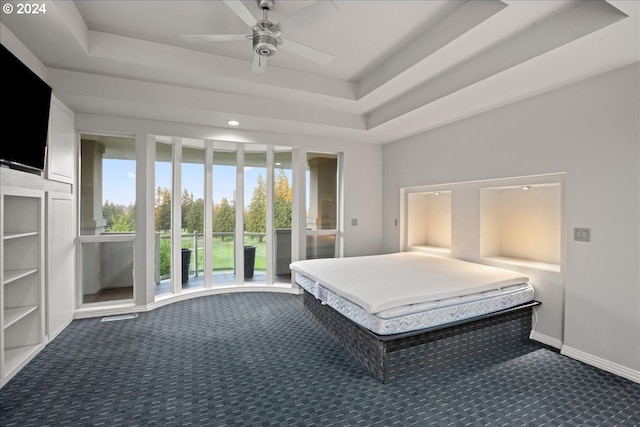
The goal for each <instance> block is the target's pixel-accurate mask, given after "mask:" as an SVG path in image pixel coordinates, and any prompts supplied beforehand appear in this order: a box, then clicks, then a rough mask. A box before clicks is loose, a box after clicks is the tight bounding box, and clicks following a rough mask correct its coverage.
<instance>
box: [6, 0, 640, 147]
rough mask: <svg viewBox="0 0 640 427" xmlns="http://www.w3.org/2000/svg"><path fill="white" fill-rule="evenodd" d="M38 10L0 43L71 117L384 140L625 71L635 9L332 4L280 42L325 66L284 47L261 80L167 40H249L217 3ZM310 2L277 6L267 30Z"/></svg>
mask: <svg viewBox="0 0 640 427" xmlns="http://www.w3.org/2000/svg"><path fill="white" fill-rule="evenodd" d="M319 1H321V2H327V1H329V0H319ZM5 3H13V4H14V5H15V4H16V3H18V2H14V1H8V2H7V1H2V4H3V5H4V4H5ZM44 3H45V5H46V7H47V10H46V13H44V14H40V15H37V16H36V15H31V16H25V15H18V14H16V13H12V14H7V13H1V14H0V20H1V22H2V24H3V25H2V26H1V27H0V29H1V30H2V33H0V36H1V38H2V41H3V44H6V43H5V40H9V39H10V38H11V37H13V36H14V35H15V37H17V38H18V39H19V40H20V41H21V42H22V43H23V44H24V45H25V46H26V47H27V48H28V49H29V50H31V52H33V53H34V54H35V55H36V56H37V57H38V59H39V60H40V61H41V62H42V63H44V64H45V65H46V66H47V67H48V70H47V79H48V81H49V83H50V84H51V85H52V87H53V89H54V93H55V94H56V95H57V96H58V98H60V99H61V100H62V101H63V102H64V103H65V104H67V105H68V106H69V107H70V108H71V109H73V110H74V111H76V112H77V113H89V114H106V115H113V116H121V117H135V118H143V119H154V120H162V121H167V122H177V123H186V124H192V125H205V126H208V127H210V129H211V133H210V135H209V136H210V137H211V138H220V139H227V140H234V139H235V140H256V139H257V140H259V139H260V138H259V135H260V134H261V133H269V134H294V135H301V136H310V137H321V138H330V139H335V140H340V141H345V142H348V141H359V142H369V143H386V142H390V141H395V140H398V139H400V138H403V137H407V136H410V135H414V134H416V133H419V132H422V131H426V130H429V129H433V128H436V127H438V126H442V125H444V124H447V123H451V122H453V121H456V120H459V119H461V118H464V117H469V116H471V115H474V114H478V113H481V112H483V111H487V110H489V109H492V108H496V107H499V106H502V105H506V104H508V103H511V102H515V101H518V100H521V99H523V98H526V97H529V96H533V95H536V94H539V93H542V92H544V91H547V90H551V89H554V88H557V87H559V86H562V85H566V84H569V83H572V82H575V81H579V80H582V79H585V78H588V77H591V76H594V75H597V74H600V73H602V72H606V71H609V70H613V69H615V68H619V67H622V66H625V65H628V64H631V63H634V62H638V61H639V60H640V25H639V16H640V6H639V4H640V3H639V2H637V1H609V2H606V1H603V0H589V1H525V0H513V1H507V0H504V1H499V0H472V1H462V0H455V1H432V0H411V1H402V0H391V1H384V0H372V1H365V0H343V1H340V0H336V1H335V2H334V3H335V5H336V6H337V12H336V13H334V14H332V15H331V16H329V17H326V18H324V19H321V20H317V21H315V22H313V23H311V24H309V25H307V26H305V27H298V28H291V29H287V28H286V26H284V28H283V35H282V37H283V38H286V39H290V40H293V41H295V42H298V43H301V44H304V45H306V46H309V47H312V48H314V49H318V50H321V51H324V52H327V53H331V54H332V55H334V59H333V60H332V61H331V62H330V63H329V64H328V65H326V66H321V65H317V64H315V63H314V62H312V61H309V60H307V59H304V58H301V57H298V56H296V55H294V54H293V53H291V52H288V51H286V50H284V48H283V49H279V50H278V52H277V53H276V55H275V56H274V57H272V58H270V59H269V60H268V62H267V68H266V71H265V72H264V74H253V73H251V72H250V71H251V61H252V56H253V54H252V50H251V41H249V40H242V41H230V42H209V43H189V42H186V41H184V40H183V39H182V38H181V35H185V34H249V33H250V32H251V30H250V28H249V27H248V26H247V25H246V24H245V23H244V22H243V21H242V20H241V19H240V18H239V17H238V16H237V15H236V14H234V13H233V11H232V10H231V9H230V8H229V7H228V6H227V5H226V4H225V3H223V2H222V1H168V0H163V1H151V0H145V1H104V0H101V1H89V0H82V1H75V2H72V1H67V0H64V1H53V2H52V1H45V2H44ZM242 3H244V5H245V6H246V7H247V8H248V9H249V11H251V13H252V14H253V16H254V17H255V18H256V19H258V18H260V17H261V15H262V13H261V11H260V9H259V8H258V5H257V3H256V2H255V1H253V0H243V2H242ZM313 3H314V2H313V1H301V0H276V4H275V9H274V10H273V11H272V12H270V13H269V19H270V20H271V21H273V22H274V23H278V22H280V21H282V20H285V19H286V18H287V17H289V16H292V15H293V14H295V13H296V12H299V11H301V10H304V9H305V8H307V7H312V5H313ZM284 22H285V23H286V21H284ZM231 118H235V119H237V120H239V121H240V123H241V125H240V126H239V127H238V128H233V129H231V128H230V127H229V126H228V125H227V124H226V122H227V120H228V119H231ZM256 135H258V136H256Z"/></svg>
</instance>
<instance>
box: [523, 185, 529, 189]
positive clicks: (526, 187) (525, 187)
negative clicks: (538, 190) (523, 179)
mask: <svg viewBox="0 0 640 427" xmlns="http://www.w3.org/2000/svg"><path fill="white" fill-rule="evenodd" d="M530 188H531V186H530V185H523V186H522V189H523V190H528V189H530Z"/></svg>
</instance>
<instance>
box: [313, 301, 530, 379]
mask: <svg viewBox="0 0 640 427" xmlns="http://www.w3.org/2000/svg"><path fill="white" fill-rule="evenodd" d="M539 304H540V303H539V302H536V301H534V302H530V303H526V304H522V305H520V306H517V307H512V308H509V309H506V310H502V311H499V312H496V313H491V314H487V315H483V316H480V317H477V318H474V319H467V320H465V321H460V322H455V323H452V324H448V325H442V326H438V327H433V328H429V329H424V330H421V331H414V332H409V333H403V334H397V335H377V334H374V333H373V332H371V331H369V330H367V329H366V328H364V327H362V326H360V325H358V324H357V323H355V322H353V321H352V320H350V319H348V318H346V317H345V316H343V315H342V314H340V313H338V312H337V311H336V310H334V309H333V308H331V307H329V306H328V305H325V304H323V303H322V302H321V301H320V300H319V299H316V298H315V297H314V296H313V295H311V294H310V293H309V292H307V291H306V290H305V291H304V306H305V307H306V308H307V310H308V311H309V312H310V313H311V315H312V317H313V318H314V319H315V320H316V322H317V323H318V324H320V325H321V326H322V327H323V329H324V330H325V331H326V332H327V333H328V334H329V336H331V338H333V339H334V340H335V341H336V342H337V343H338V344H340V345H341V346H342V347H343V348H344V349H345V350H346V351H347V353H349V354H350V355H351V356H352V357H354V358H355V359H356V360H357V361H358V362H359V363H360V364H361V365H362V366H363V367H364V368H365V369H366V370H367V371H368V372H369V374H371V375H372V376H373V377H374V378H375V379H377V380H378V381H380V382H382V383H384V384H389V383H391V382H393V381H394V380H396V379H398V378H401V377H405V376H408V375H411V374H412V373H414V372H416V371H418V372H421V371H424V370H428V369H432V368H437V367H439V366H442V365H445V364H447V365H448V364H451V363H464V361H465V360H469V359H471V358H474V357H477V356H479V355H480V354H484V353H486V352H491V351H499V350H500V349H504V348H506V347H507V346H509V347H510V346H513V347H514V348H517V347H518V346H521V345H522V344H523V343H526V342H529V334H530V332H531V320H532V310H533V307H534V306H536V305H539Z"/></svg>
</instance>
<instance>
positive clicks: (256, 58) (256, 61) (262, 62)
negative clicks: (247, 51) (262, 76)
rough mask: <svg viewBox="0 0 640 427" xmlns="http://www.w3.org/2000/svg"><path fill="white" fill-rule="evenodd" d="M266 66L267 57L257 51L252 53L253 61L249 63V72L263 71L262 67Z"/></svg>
mask: <svg viewBox="0 0 640 427" xmlns="http://www.w3.org/2000/svg"><path fill="white" fill-rule="evenodd" d="M266 66H267V58H266V57H264V56H260V55H258V54H257V53H256V54H255V55H253V63H252V64H251V72H252V73H254V74H257V73H264V69H265V68H266Z"/></svg>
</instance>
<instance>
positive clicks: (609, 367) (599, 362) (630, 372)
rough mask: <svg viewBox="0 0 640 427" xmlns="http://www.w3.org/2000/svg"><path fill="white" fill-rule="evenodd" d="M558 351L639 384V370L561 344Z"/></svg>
mask: <svg viewBox="0 0 640 427" xmlns="http://www.w3.org/2000/svg"><path fill="white" fill-rule="evenodd" d="M560 353H561V354H563V355H565V356H567V357H570V358H572V359H576V360H579V361H580V362H584V363H586V364H587V365H591V366H595V367H596V368H599V369H602V370H603V371H607V372H611V373H612V374H616V375H618V376H620V377H623V378H626V379H628V380H631V381H633V382H635V383H639V384H640V371H636V370H634V369H631V368H628V367H626V366H622V365H619V364H617V363H613V362H611V361H609V360H606V359H602V358H600V357H597V356H593V355H591V354H589V353H585V352H584V351H581V350H577V349H575V348H571V347H568V346H566V345H563V346H562V348H561V349H560Z"/></svg>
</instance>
